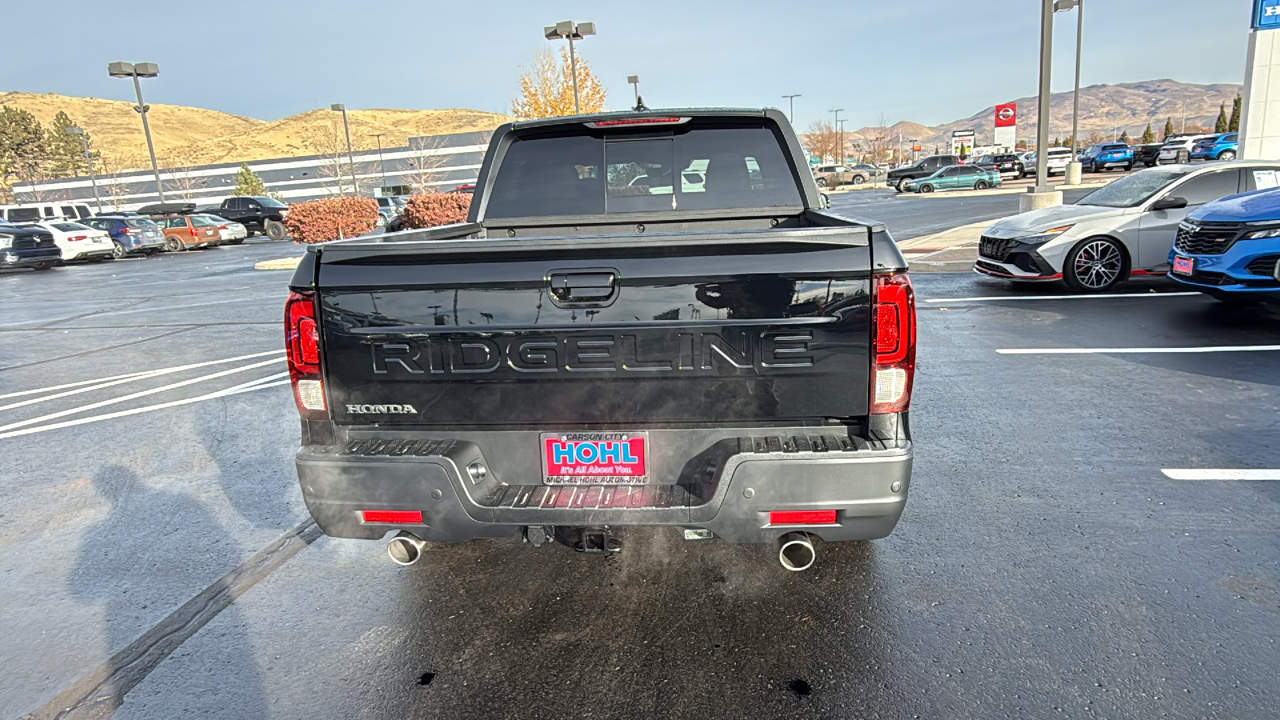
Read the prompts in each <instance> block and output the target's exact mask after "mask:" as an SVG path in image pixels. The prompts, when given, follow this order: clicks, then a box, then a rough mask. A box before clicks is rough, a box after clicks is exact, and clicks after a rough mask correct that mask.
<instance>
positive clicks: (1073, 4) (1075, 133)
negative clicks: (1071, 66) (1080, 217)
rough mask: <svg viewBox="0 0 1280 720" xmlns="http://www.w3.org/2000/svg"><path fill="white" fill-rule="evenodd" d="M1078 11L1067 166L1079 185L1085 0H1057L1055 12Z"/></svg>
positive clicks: (1071, 182)
mask: <svg viewBox="0 0 1280 720" xmlns="http://www.w3.org/2000/svg"><path fill="white" fill-rule="evenodd" d="M1072 8H1075V11H1076V84H1075V89H1074V90H1073V91H1072V93H1071V164H1070V165H1068V166H1067V178H1066V180H1067V184H1068V185H1079V184H1080V174H1081V172H1082V168H1081V167H1080V49H1081V47H1082V44H1081V42H1082V40H1081V39H1082V38H1083V37H1084V0H1057V2H1055V3H1054V4H1053V9H1054V12H1066V11H1068V10H1071V9H1072Z"/></svg>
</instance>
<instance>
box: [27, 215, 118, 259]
mask: <svg viewBox="0 0 1280 720" xmlns="http://www.w3.org/2000/svg"><path fill="white" fill-rule="evenodd" d="M36 224H37V225H39V226H40V227H42V228H44V229H45V230H48V231H49V232H51V233H53V242H54V244H55V245H57V246H58V249H59V250H61V251H62V260H63V262H65V261H67V260H92V261H94V262H97V261H98V260H104V259H106V258H109V257H111V251H112V248H113V246H114V244H113V243H112V242H111V236H110V235H108V234H107V233H106V232H105V231H102V230H95V229H93V228H91V227H89V226H87V225H81V224H80V223H78V222H71V221H70V220H49V221H46V222H40V223H36Z"/></svg>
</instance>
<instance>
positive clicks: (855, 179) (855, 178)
mask: <svg viewBox="0 0 1280 720" xmlns="http://www.w3.org/2000/svg"><path fill="white" fill-rule="evenodd" d="M866 181H867V179H866V178H864V177H862V176H861V175H854V176H853V179H852V180H850V181H849V182H851V183H853V184H854V185H861V184H862V183H864V182H866Z"/></svg>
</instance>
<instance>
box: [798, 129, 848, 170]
mask: <svg viewBox="0 0 1280 720" xmlns="http://www.w3.org/2000/svg"><path fill="white" fill-rule="evenodd" d="M839 142H840V140H839V138H838V136H837V134H836V128H835V126H834V125H832V124H831V123H829V122H827V121H826V120H815V121H813V122H811V123H809V130H808V132H806V133H804V134H803V135H801V136H800V143H801V144H802V145H804V149H805V150H808V151H809V154H810V155H814V156H816V157H819V158H822V159H823V160H824V161H825V160H826V159H828V158H834V157H835V156H836V150H837V148H836V145H838V144H839Z"/></svg>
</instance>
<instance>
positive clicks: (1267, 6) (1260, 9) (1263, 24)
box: [1253, 0, 1280, 30]
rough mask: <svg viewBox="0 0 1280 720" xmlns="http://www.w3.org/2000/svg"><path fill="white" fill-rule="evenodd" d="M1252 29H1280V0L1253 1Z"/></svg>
mask: <svg viewBox="0 0 1280 720" xmlns="http://www.w3.org/2000/svg"><path fill="white" fill-rule="evenodd" d="M1253 27H1254V29H1256V30H1274V29H1276V28H1280V0H1254V2H1253Z"/></svg>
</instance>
